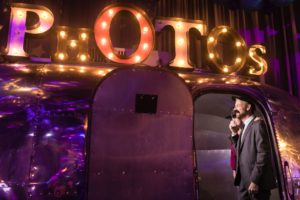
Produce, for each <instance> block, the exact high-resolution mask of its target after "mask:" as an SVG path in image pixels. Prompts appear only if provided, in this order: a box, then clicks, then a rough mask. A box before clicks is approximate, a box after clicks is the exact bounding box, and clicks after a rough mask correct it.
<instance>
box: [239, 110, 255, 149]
mask: <svg viewBox="0 0 300 200" xmlns="http://www.w3.org/2000/svg"><path fill="white" fill-rule="evenodd" d="M254 119H255V116H254V118H253V119H252V120H251V121H250V123H249V124H248V126H247V128H246V130H245V132H244V133H243V134H244V135H243V139H242V137H240V138H239V140H240V141H239V143H240V144H239V145H238V146H239V148H238V149H239V151H240V150H241V149H242V148H243V145H244V143H245V140H246V137H247V135H248V134H249V132H250V131H251V127H252V124H253V122H254Z"/></svg>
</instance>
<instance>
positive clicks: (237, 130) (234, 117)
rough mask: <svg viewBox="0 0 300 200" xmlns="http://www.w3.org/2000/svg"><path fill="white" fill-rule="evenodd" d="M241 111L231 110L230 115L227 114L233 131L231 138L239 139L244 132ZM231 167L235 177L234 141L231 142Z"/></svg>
mask: <svg viewBox="0 0 300 200" xmlns="http://www.w3.org/2000/svg"><path fill="white" fill-rule="evenodd" d="M238 115H239V113H237V112H236V111H235V110H233V111H232V112H231V115H230V116H227V117H226V118H227V119H230V123H229V129H230V132H231V135H230V138H231V140H236V141H237V140H238V137H239V135H240V134H241V132H242V127H243V123H242V121H241V119H240V118H239V117H238ZM230 167H231V169H232V174H233V178H235V176H236V150H235V145H234V142H231V145H230Z"/></svg>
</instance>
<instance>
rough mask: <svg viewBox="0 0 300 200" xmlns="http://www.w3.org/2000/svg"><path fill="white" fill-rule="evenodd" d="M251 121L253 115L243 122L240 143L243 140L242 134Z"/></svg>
mask: <svg viewBox="0 0 300 200" xmlns="http://www.w3.org/2000/svg"><path fill="white" fill-rule="evenodd" d="M253 119H254V115H251V116H250V117H248V118H247V119H246V120H245V121H244V128H243V131H242V133H241V137H242V138H241V139H242V141H243V139H244V133H245V131H246V129H247V127H248V125H249V123H250V122H251V121H252V120H253Z"/></svg>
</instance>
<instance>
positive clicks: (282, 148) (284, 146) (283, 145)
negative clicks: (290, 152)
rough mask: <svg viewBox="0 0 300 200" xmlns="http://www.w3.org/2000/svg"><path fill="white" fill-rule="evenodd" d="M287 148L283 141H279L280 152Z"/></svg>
mask: <svg viewBox="0 0 300 200" xmlns="http://www.w3.org/2000/svg"><path fill="white" fill-rule="evenodd" d="M286 147H287V144H286V143H285V142H283V141H279V149H280V150H281V151H282V150H285V149H286Z"/></svg>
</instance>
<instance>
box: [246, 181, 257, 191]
mask: <svg viewBox="0 0 300 200" xmlns="http://www.w3.org/2000/svg"><path fill="white" fill-rule="evenodd" d="M258 189H259V187H258V185H256V184H255V183H253V182H251V183H250V185H249V188H248V192H249V194H255V193H257V192H258Z"/></svg>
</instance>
